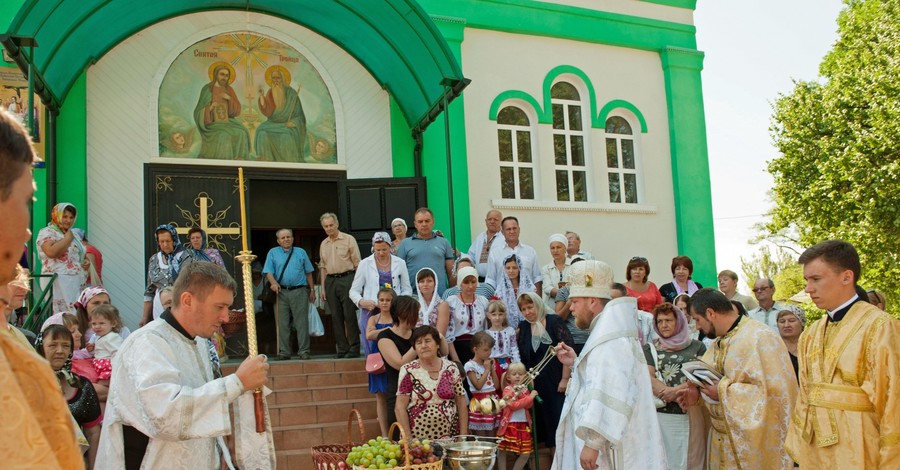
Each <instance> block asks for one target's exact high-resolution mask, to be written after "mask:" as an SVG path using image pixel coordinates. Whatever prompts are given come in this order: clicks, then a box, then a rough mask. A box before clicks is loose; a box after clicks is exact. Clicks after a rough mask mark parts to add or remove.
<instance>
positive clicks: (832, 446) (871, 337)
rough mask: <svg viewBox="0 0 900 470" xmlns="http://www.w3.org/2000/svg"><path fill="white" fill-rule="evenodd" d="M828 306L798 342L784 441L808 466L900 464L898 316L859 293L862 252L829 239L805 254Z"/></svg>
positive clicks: (813, 289) (812, 283)
mask: <svg viewBox="0 0 900 470" xmlns="http://www.w3.org/2000/svg"><path fill="white" fill-rule="evenodd" d="M800 263H801V264H803V277H804V278H806V281H807V286H806V292H807V293H809V295H810V296H811V297H812V299H813V302H815V303H816V305H817V306H818V307H819V308H822V309H824V310H825V311H826V312H827V315H826V316H823V317H822V318H820V319H819V320H817V321H816V322H815V323H813V324H812V326H810V327H809V328H808V329H807V330H806V331H804V332H803V335H802V336H801V337H800V342H799V344H798V345H797V357H798V362H799V366H800V367H799V376H800V396H799V398H798V400H797V406H796V408H795V410H794V416H793V419H792V422H791V428H790V431H789V432H788V437H787V441H786V443H785V447H786V448H787V451H788V452H789V453H790V455H791V456H792V457H793V458H794V460H796V461H797V462H798V463H799V464H800V465H801V467H803V468H840V469H867V470H868V469H886V468H898V467H900V349H898V341H900V321H898V320H896V319H894V318H891V317H890V316H889V315H888V314H887V313H885V312H883V311H881V310H879V309H878V308H876V307H875V306H874V305H871V304H869V303H867V302H865V301H863V300H862V299H860V298H859V295H858V294H857V289H856V282H857V280H858V279H859V273H860V262H859V256H858V255H857V253H856V249H855V248H854V247H853V245H851V244H849V243H847V242H844V241H840V240H830V241H825V242H822V243H819V244H817V245H815V246H813V247H811V248H809V249H807V250H806V251H805V252H804V253H803V254H802V255H801V256H800Z"/></svg>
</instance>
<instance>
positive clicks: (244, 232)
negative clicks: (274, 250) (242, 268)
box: [238, 167, 249, 251]
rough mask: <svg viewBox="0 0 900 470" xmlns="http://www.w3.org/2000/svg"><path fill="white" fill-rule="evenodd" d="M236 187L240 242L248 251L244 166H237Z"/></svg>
mask: <svg viewBox="0 0 900 470" xmlns="http://www.w3.org/2000/svg"><path fill="white" fill-rule="evenodd" d="M238 189H239V191H240V193H241V243H242V244H243V246H244V251H249V250H248V249H247V208H246V203H245V202H244V168H243V167H240V168H238Z"/></svg>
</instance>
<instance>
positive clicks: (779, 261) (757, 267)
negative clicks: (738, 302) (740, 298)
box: [741, 245, 803, 297]
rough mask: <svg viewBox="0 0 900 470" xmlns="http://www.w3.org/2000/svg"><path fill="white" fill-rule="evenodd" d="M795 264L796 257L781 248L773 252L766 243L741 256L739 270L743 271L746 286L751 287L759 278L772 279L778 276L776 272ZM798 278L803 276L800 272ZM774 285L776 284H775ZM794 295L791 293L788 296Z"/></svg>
mask: <svg viewBox="0 0 900 470" xmlns="http://www.w3.org/2000/svg"><path fill="white" fill-rule="evenodd" d="M796 265H797V257H796V256H792V255H791V254H790V253H789V252H788V251H786V250H784V249H783V248H778V247H776V248H775V251H774V252H773V251H772V250H771V249H770V247H769V246H768V245H763V246H762V247H760V249H759V251H757V252H756V253H754V254H753V255H751V256H750V258H747V259H744V257H743V256H742V257H741V271H743V272H744V279H745V280H746V281H747V286H748V287H750V288H751V289H753V284H756V281H758V280H760V279H772V281H773V282H774V281H775V278H776V277H778V274H779V273H781V272H783V271H785V270H787V269H789V268H791V267H792V266H796ZM800 278H801V279H802V278H803V275H802V273H801V276H800ZM775 285H776V286H777V285H778V284H775ZM791 295H794V294H793V293H791V294H790V295H788V297H790V296H791Z"/></svg>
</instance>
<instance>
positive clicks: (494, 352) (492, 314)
mask: <svg viewBox="0 0 900 470" xmlns="http://www.w3.org/2000/svg"><path fill="white" fill-rule="evenodd" d="M487 322H488V328H487V329H486V330H485V331H486V332H487V333H488V334H489V335H491V337H492V338H494V347H493V348H492V349H491V359H493V360H494V370H495V371H496V372H497V377H501V378H502V377H503V374H505V373H506V370H507V369H508V368H509V365H510V364H511V363H513V362H519V361H520V359H519V344H518V341H517V340H516V330H515V329H513V327H511V326H509V320H507V318H506V304H504V303H503V301H501V300H492V301H491V302H490V303H489V304H488V308H487ZM502 385H503V384H501V386H502Z"/></svg>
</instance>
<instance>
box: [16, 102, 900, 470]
mask: <svg viewBox="0 0 900 470" xmlns="http://www.w3.org/2000/svg"><path fill="white" fill-rule="evenodd" d="M35 158H36V157H35V155H34V152H33V150H32V147H31V145H30V142H29V140H28V137H27V134H26V132H25V130H24V129H23V128H22V126H21V125H20V124H19V123H18V122H17V121H15V120H14V119H12V118H11V117H10V116H9V115H7V114H5V113H3V112H0V209H2V213H3V214H4V218H3V220H2V221H0V223H2V228H0V306H2V309H3V313H4V314H3V315H0V415H2V416H4V419H3V420H0V455H3V456H4V459H5V460H4V465H10V466H11V467H14V468H18V467H28V466H31V467H34V466H37V467H40V468H67V469H68V468H76V469H77V468H82V467H85V466H86V467H88V468H91V467H94V466H96V468H127V469H131V468H142V467H143V468H158V467H161V466H164V465H165V466H172V467H175V468H192V467H196V468H224V467H228V468H234V464H237V466H238V467H243V468H273V467H274V444H273V441H272V438H271V434H270V433H256V432H253V430H252V429H251V430H250V432H244V431H245V429H244V428H245V426H244V425H245V423H246V422H247V421H248V420H247V419H241V417H243V418H247V417H248V416H249V415H251V414H252V412H253V398H252V393H251V392H252V391H253V390H255V389H258V388H260V387H262V386H263V384H265V383H266V381H267V377H268V368H269V366H268V363H267V358H266V357H265V356H262V355H260V356H254V357H250V358H247V359H246V360H244V361H243V362H242V363H241V364H240V365H239V366H238V368H237V370H236V372H235V373H233V374H230V375H223V374H222V371H221V368H220V367H219V364H218V354H217V350H216V344H215V343H214V342H213V341H212V338H214V337H215V336H216V334H217V333H218V332H219V331H220V328H221V325H222V324H223V323H224V322H226V321H227V320H228V314H229V310H230V307H231V305H232V303H233V301H234V294H235V290H236V287H237V286H236V283H235V281H234V279H232V278H231V276H230V275H229V274H228V273H227V272H226V271H225V270H224V269H223V268H222V266H221V265H222V264H223V263H222V257H221V255H220V254H219V253H218V252H217V251H215V250H214V249H211V248H210V247H209V246H208V245H207V243H206V236H205V234H204V233H203V232H202V231H192V233H190V234H189V236H188V238H187V242H189V245H184V244H182V242H181V240H180V239H179V236H178V233H177V231H176V230H175V229H174V227H172V226H167V225H163V226H160V227H157V228H156V229H155V230H154V232H153V233H154V236H155V239H156V241H157V243H158V246H159V251H158V253H155V254H154V255H153V256H152V257H151V258H150V260H149V265H150V268H149V270H148V287H147V290H146V292H145V293H144V311H143V316H142V321H141V325H140V326H141V327H140V328H139V329H138V330H136V331H134V332H131V331H129V330H128V329H127V328H125V327H124V325H123V324H122V321H121V318H120V317H119V312H118V309H116V308H115V307H114V306H113V303H112V299H111V298H110V295H109V293H108V292H107V291H106V290H105V289H103V287H102V274H101V272H100V267H101V266H100V264H101V263H102V261H100V260H102V258H101V257H99V256H98V254H99V252H97V253H95V254H92V255H91V256H90V257H89V256H88V249H87V248H86V246H87V245H86V243H85V239H84V236H83V233H78V232H77V231H76V230H77V229H75V228H74V227H73V224H74V222H75V220H76V216H77V210H76V209H75V208H74V207H73V206H72V205H71V204H64V203H61V204H58V205H57V206H56V207H55V208H54V210H53V211H52V216H51V222H50V224H49V225H48V227H46V228H44V229H42V230H41V232H40V233H39V235H38V237H37V238H38V244H37V247H38V253H39V255H40V256H41V260H42V266H43V269H44V272H48V273H52V274H55V275H56V276H55V277H53V278H47V279H50V280H52V281H48V282H53V283H54V288H53V292H54V299H53V302H54V310H55V311H56V312H57V313H56V314H54V315H53V316H52V317H50V318H49V319H48V320H47V321H46V322H45V324H44V325H42V328H41V332H40V334H39V335H38V337H37V339H36V341H35V343H34V344H32V342H31V341H30V340H29V339H28V338H27V337H25V336H24V335H23V334H22V332H21V331H19V330H17V329H16V328H14V327H13V326H12V325H10V324H9V323H8V314H9V312H11V311H13V310H14V309H16V308H18V307H19V306H21V304H22V302H23V300H24V298H25V293H26V292H27V289H28V288H29V286H30V282H29V279H28V273H27V271H26V270H24V269H22V268H21V267H18V268H17V266H16V263H17V261H18V260H19V258H20V256H21V251H22V246H23V245H24V243H25V241H26V240H27V239H28V238H29V236H30V232H29V229H28V226H29V221H30V214H29V209H28V207H29V203H30V202H31V200H32V195H33V191H34V188H33V179H32V175H31V165H32V163H33V162H34V161H35ZM320 222H321V225H322V228H323V230H324V232H325V234H326V238H325V240H323V241H322V243H321V245H320V251H319V259H320V262H319V263H318V265H317V266H314V265H313V263H312V261H311V259H310V257H309V255H308V254H307V253H306V252H305V251H304V250H302V249H301V248H298V247H294V246H293V237H292V233H291V231H290V230H287V229H285V230H280V231H279V232H278V233H277V234H276V236H277V241H278V246H277V247H275V248H273V249H272V250H271V251H270V252H269V253H268V254H267V256H266V259H265V263H264V266H263V267H262V268H261V269H260V270H259V271H261V272H259V273H258V274H261V276H259V277H260V278H261V277H262V276H265V278H266V279H267V280H268V284H267V285H268V289H269V290H270V291H272V293H274V294H275V297H276V302H277V304H278V306H279V309H280V311H281V312H282V315H283V319H284V323H283V328H282V335H281V336H280V337H279V338H278V341H279V348H278V358H280V359H285V358H290V357H295V356H296V357H299V359H301V360H304V359H309V357H310V356H309V349H308V348H309V338H308V336H309V328H310V326H309V324H308V315H307V314H308V311H309V308H310V304H311V303H312V302H316V301H321V302H325V303H326V304H327V306H328V310H329V312H330V313H331V315H332V318H333V319H334V321H333V326H334V337H335V344H336V346H335V351H336V355H337V357H359V355H360V353H361V352H364V353H365V354H367V355H368V354H377V355H378V356H379V357H380V358H382V359H383V372H381V371H380V370H371V371H370V373H371V377H370V382H369V387H370V391H371V392H372V393H373V394H375V395H376V397H377V398H376V401H377V404H378V406H377V411H378V420H379V424H380V428H381V429H380V430H381V433H382V434H383V435H387V433H388V428H389V426H388V425H389V424H390V423H392V422H395V421H396V422H398V423H399V424H400V426H401V427H402V428H403V429H404V430H405V431H407V435H410V436H412V437H416V438H420V439H427V438H442V437H446V436H454V435H458V434H463V433H471V434H478V435H484V436H497V437H499V438H500V444H499V448H500V450H501V452H502V454H501V458H500V468H501V469H503V470H505V468H506V465H507V463H508V462H507V457H512V461H513V468H514V469H520V468H523V467H524V466H525V465H526V462H527V461H528V457H529V455H530V454H531V453H533V452H534V448H533V445H532V437H533V435H534V434H537V435H538V437H539V440H541V441H542V442H543V443H544V445H545V446H546V447H548V448H550V449H551V452H554V450H555V457H554V460H553V468H554V469H560V470H562V469H576V468H582V469H586V470H588V469H590V470H592V469H595V468H647V469H687V468H691V469H692V468H704V466H708V467H709V468H785V469H786V468H791V467H793V466H794V465H795V463H798V464H799V465H800V466H801V467H803V468H806V467H809V468H815V467H817V466H818V467H825V468H833V467H834V466H837V467H839V468H890V465H892V464H894V463H896V462H897V461H900V437H898V436H900V413H898V411H900V410H898V403H900V395H898V394H897V393H895V391H896V389H897V388H898V386H897V380H898V377H900V353H898V352H897V350H896V348H895V347H894V343H896V340H897V338H898V335H900V322H898V321H897V320H896V319H893V318H891V317H890V316H889V315H888V314H886V313H885V312H884V309H885V305H884V302H885V299H884V296H883V295H882V294H881V293H879V292H877V291H869V292H866V291H863V290H861V289H860V288H859V286H858V284H859V275H860V271H861V269H860V263H859V256H858V254H857V253H856V250H855V248H854V247H853V246H852V245H850V244H848V243H846V242H842V241H839V240H831V241H826V242H822V243H819V244H817V245H815V246H812V247H810V248H808V249H807V250H806V251H805V252H804V253H803V255H802V256H801V257H800V260H799V262H800V263H801V264H802V265H803V269H804V277H805V279H806V281H807V287H806V291H807V293H809V294H810V297H811V299H812V301H813V302H814V303H815V304H816V305H817V306H818V307H819V308H821V309H823V310H825V311H826V315H825V316H824V317H823V318H821V319H819V320H817V321H816V322H814V323H813V324H812V325H806V324H805V320H806V317H805V315H804V312H803V311H802V310H801V309H799V308H798V307H796V306H793V305H787V304H782V303H780V302H776V301H774V300H773V299H774V297H773V295H774V293H775V288H776V286H775V284H774V283H773V282H772V281H771V280H770V279H760V280H758V281H757V282H756V283H755V285H754V288H753V293H754V296H755V299H753V298H749V297H748V296H742V295H741V294H739V293H738V292H737V289H736V286H737V282H738V278H737V275H736V274H735V273H734V272H732V271H722V272H721V273H719V276H718V282H719V285H718V287H719V290H715V289H711V288H704V287H703V286H701V285H700V284H699V283H697V282H696V281H694V280H693V279H692V274H693V263H692V260H691V259H690V258H689V257H687V256H677V257H675V258H673V260H672V262H671V265H670V272H671V275H672V278H671V281H670V282H666V283H664V284H662V285H661V286H659V287H657V286H656V284H654V283H653V282H651V281H650V280H649V278H650V265H649V262H648V261H647V259H645V258H643V257H640V256H635V257H634V258H632V259H631V260H630V261H629V262H628V263H627V265H626V266H625V272H624V273H623V275H622V276H621V277H619V278H617V277H616V276H615V275H614V270H613V268H612V267H610V266H609V265H608V264H606V263H604V262H602V261H599V260H595V259H593V256H592V254H591V253H590V252H588V251H585V250H583V249H582V247H581V238H580V236H579V235H578V234H577V233H574V232H565V233H557V234H552V235H550V236H549V237H548V243H547V245H546V248H545V249H546V250H547V251H546V252H545V253H546V255H545V256H542V255H539V254H538V250H536V249H534V248H532V247H530V246H528V245H525V244H524V243H522V242H521V241H520V240H519V237H520V226H519V221H518V219H516V218H515V217H510V216H507V217H503V216H502V214H500V212H499V211H496V210H492V211H490V212H489V213H488V214H487V217H486V219H485V225H486V230H485V231H484V232H483V233H480V234H478V236H476V237H475V241H474V243H473V244H472V246H471V248H470V249H469V250H468V252H466V253H464V254H460V253H458V252H457V251H456V250H454V249H453V247H452V246H451V245H450V243H449V241H448V240H447V239H446V238H444V237H443V236H442V235H441V234H440V233H439V232H437V231H434V230H433V226H434V215H433V213H432V212H431V211H430V210H429V209H427V208H420V209H419V210H417V211H416V212H415V214H414V215H413V223H414V226H415V232H414V233H412V234H411V235H409V236H405V235H406V222H405V221H404V220H402V219H395V220H394V221H392V223H391V227H390V231H389V232H388V231H385V232H377V233H375V234H374V235H373V237H372V253H371V255H370V256H367V257H365V258H362V257H361V255H360V252H359V247H358V245H357V243H356V240H355V239H354V238H353V237H352V236H350V235H348V234H346V233H343V232H341V231H340V230H339V221H338V218H337V216H336V215H335V214H332V213H326V214H323V215H322V216H321V218H320ZM392 235H393V236H392ZM539 258H544V259H546V260H549V262H548V263H547V264H546V265H544V266H543V267H542V266H541V265H540V263H539ZM316 270H318V275H319V279H318V282H319V287H320V289H319V292H320V294H319V295H320V298H318V299H317V298H316V296H315V290H314V289H312V287H313V286H314V283H315V276H314V273H316ZM622 280H624V282H617V281H622ZM262 289H265V287H263V288H262ZM357 310H359V311H360V315H359V317H357ZM292 328H293V329H294V330H295V331H296V333H297V340H298V347H299V349H298V350H293V349H292V347H293V346H292V341H291V339H292V338H291V337H290V335H291V329H292ZM285 332H286V333H285ZM553 356H555V357H553ZM548 358H549V360H548ZM538 369H540V372H539V373H536V372H535V371H537V370H538ZM471 398H475V399H476V400H477V401H476V402H475V403H476V404H477V406H471V405H470V399H471ZM500 399H502V404H504V405H505V406H502V407H501V406H500V405H499V404H500V403H501V401H500ZM232 405H233V408H234V410H235V412H236V414H235V418H234V425H232V422H231V420H230V419H229V417H230V414H231V411H230V410H231V409H232ZM237 410H243V411H240V413H237ZM247 410H249V412H248V411H247ZM532 411H534V414H532ZM11 416H15V417H16V419H9V418H8V417H11ZM249 421H252V419H250V420H249ZM250 426H251V427H252V423H251V424H250ZM232 432H234V433H236V434H237V435H236V437H235V440H234V442H233V443H232V445H233V446H238V447H240V448H243V449H244V450H243V451H242V450H238V451H237V452H236V453H235V454H236V455H237V456H238V457H239V459H243V460H239V461H237V462H234V463H233V462H232V460H231V458H230V456H231V451H230V449H229V445H228V444H227V443H226V442H225V441H224V439H223V436H225V435H227V434H230V433H232ZM23 436H28V439H29V442H28V445H22V443H21V439H22V437H23ZM248 446H249V447H248ZM248 448H249V449H252V450H253V451H252V452H247V451H246V449H248ZM557 448H558V449H557Z"/></svg>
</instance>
